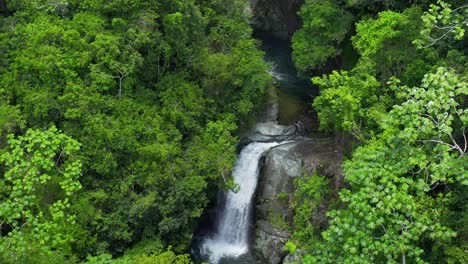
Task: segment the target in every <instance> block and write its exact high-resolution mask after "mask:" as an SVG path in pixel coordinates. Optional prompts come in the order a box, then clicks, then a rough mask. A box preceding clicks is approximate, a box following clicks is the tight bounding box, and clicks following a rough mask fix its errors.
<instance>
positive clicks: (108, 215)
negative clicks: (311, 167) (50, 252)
mask: <svg viewBox="0 0 468 264" xmlns="http://www.w3.org/2000/svg"><path fill="white" fill-rule="evenodd" d="M246 4H247V2H246V1H241V0H239V1H229V2H228V3H226V2H225V1H194V0H189V1H169V0H163V1H157V2H148V1H141V0H130V1H127V0H119V1H103V0H85V1H78V0H68V1H47V0H37V1H8V2H7V5H8V6H7V8H8V9H9V10H11V14H9V15H6V14H5V16H3V14H2V17H1V18H0V19H1V23H0V27H1V30H0V32H1V33H0V48H1V50H2V54H0V65H1V66H2V67H0V129H2V135H5V134H6V133H10V132H14V133H17V134H20V133H21V131H22V129H28V128H29V129H34V128H43V127H48V126H50V124H54V125H55V126H56V127H59V128H60V129H61V130H63V131H64V133H66V134H67V135H69V136H71V137H73V138H75V139H77V140H78V141H79V142H82V143H83V146H82V149H81V152H80V154H81V156H80V158H81V160H82V161H83V167H82V171H83V176H82V177H81V178H80V181H81V184H82V185H83V190H82V191H81V192H79V193H76V194H75V195H73V197H72V198H69V200H68V202H67V203H66V205H67V206H68V205H70V206H69V208H68V207H67V208H68V209H67V210H69V211H73V212H74V214H75V215H76V219H75V221H76V225H77V226H79V227H80V228H81V230H78V228H77V230H73V232H69V233H67V235H69V236H74V237H81V238H80V239H78V238H77V239H75V240H74V241H71V240H69V239H68V237H67V240H66V243H65V242H64V243H65V244H67V245H68V246H67V247H68V248H66V250H65V249H64V251H63V252H64V253H63V255H64V259H67V260H70V261H71V260H72V259H74V257H76V258H79V259H83V258H85V257H86V256H87V255H99V256H103V257H102V258H103V259H105V258H107V257H106V254H109V253H110V254H113V255H116V254H123V253H124V252H126V251H127V250H126V249H128V248H129V247H130V246H131V245H135V244H137V243H138V242H140V241H146V240H151V241H159V242H160V243H161V245H160V246H161V248H168V247H169V246H171V245H172V246H173V250H174V252H176V253H180V252H183V251H184V250H186V249H187V247H188V245H189V244H190V241H191V238H192V234H193V229H194V227H195V225H196V221H197V219H198V218H199V217H200V215H201V214H202V212H203V210H204V209H205V207H206V205H207V204H208V201H209V200H210V199H213V198H214V195H215V193H216V189H217V188H219V187H222V188H224V187H225V185H226V183H225V182H224V181H223V175H229V172H230V170H231V169H232V166H233V163H234V160H235V145H236V143H237V138H236V135H237V134H238V133H239V131H240V130H241V129H243V128H245V127H246V126H247V125H249V122H250V120H251V119H253V117H254V115H252V113H254V112H255V111H257V110H258V107H259V106H260V105H261V102H262V101H263V99H264V95H265V89H266V86H268V85H270V84H271V77H270V76H269V75H268V74H267V73H266V69H267V66H266V64H265V62H264V61H263V53H262V52H260V51H259V50H258V48H257V47H258V42H257V41H254V40H252V39H251V32H252V30H251V28H250V26H249V24H248V15H247V14H246V13H245V12H244V11H245V7H246ZM4 142H6V140H5V137H2V138H1V139H0V147H3V145H5V144H6V143H4ZM0 172H3V170H1V171H0ZM57 184H58V183H57ZM5 186H7V185H0V190H1V192H2V194H1V195H2V196H0V198H1V199H3V197H8V195H10V192H11V189H9V187H8V188H7V187H5ZM54 186H55V185H54ZM228 187H233V186H228ZM57 188H58V187H57ZM51 191H53V192H54V193H55V192H56V191H57V190H55V189H54V190H51ZM64 196H66V194H64ZM64 198H65V197H62V196H60V197H55V198H54V199H57V200H60V201H62V200H63V201H65V200H64ZM38 199H39V197H38ZM0 201H1V202H3V200H0ZM41 208H42V210H43V211H44V212H49V211H50V210H52V208H53V207H51V204H50V203H45V204H44V205H42V207H41ZM48 210H49V211H48ZM44 217H46V216H44ZM70 228H71V225H70ZM44 230H45V229H44ZM2 231H3V229H2ZM3 232H4V233H6V232H7V231H3ZM57 232H58V231H57ZM2 234H3V233H2ZM58 238H60V237H59V236H58ZM60 239H61V238H60ZM53 249H54V250H55V248H53ZM153 253H158V255H159V254H161V253H162V252H143V253H142V254H145V255H144V256H143V255H141V256H142V257H141V259H147V260H144V261H152V260H151V259H155V260H154V261H156V259H158V258H159V257H157V256H153V255H152V254H153ZM36 255H39V253H38V254H36ZM57 255H59V254H58V253H57ZM171 258H172V256H170V254H169V253H168V254H166V255H165V256H164V257H161V258H160V259H161V260H160V261H162V262H164V261H165V260H166V259H167V260H169V259H171ZM179 258H180V263H185V262H184V261H185V260H184V257H174V261H179ZM163 259H164V260H163ZM58 261H59V262H60V260H58ZM142 261H143V260H142Z"/></svg>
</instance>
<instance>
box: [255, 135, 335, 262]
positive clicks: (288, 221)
mask: <svg viewBox="0 0 468 264" xmlns="http://www.w3.org/2000/svg"><path fill="white" fill-rule="evenodd" d="M333 146H334V144H333V142H332V141H331V140H329V139H307V140H302V141H296V142H292V143H286V144H283V145H280V146H277V147H275V148H273V149H271V150H270V151H269V152H268V154H267V155H266V157H265V161H264V165H263V171H262V176H261V179H260V182H259V185H258V190H257V197H256V222H255V224H256V226H255V234H254V254H255V255H256V256H257V257H258V258H260V259H262V260H263V261H264V262H265V263H270V264H279V263H282V262H283V260H284V258H285V257H286V256H287V252H286V251H284V250H283V247H284V245H285V244H286V242H287V241H288V239H289V237H290V235H291V233H290V232H291V227H292V218H293V211H292V210H291V209H290V208H289V205H288V202H287V196H288V195H289V194H291V193H292V192H293V191H294V184H293V180H294V178H297V177H301V176H305V175H308V176H310V175H312V174H313V173H314V172H318V173H319V174H320V175H325V176H328V177H330V178H332V177H336V176H337V175H341V158H340V155H339V154H338V153H337V151H336V150H335V148H334V147H333Z"/></svg>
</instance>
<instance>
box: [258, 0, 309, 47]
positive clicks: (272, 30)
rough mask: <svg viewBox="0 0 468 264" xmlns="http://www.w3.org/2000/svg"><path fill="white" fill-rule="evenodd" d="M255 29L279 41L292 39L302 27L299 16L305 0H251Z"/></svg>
mask: <svg viewBox="0 0 468 264" xmlns="http://www.w3.org/2000/svg"><path fill="white" fill-rule="evenodd" d="M250 2H251V8H252V14H253V19H252V21H251V23H252V25H253V27H254V28H255V29H257V30H260V31H263V32H265V33H267V34H268V35H271V36H273V37H275V38H278V39H284V40H286V39H289V38H291V36H292V34H293V33H294V31H296V30H297V29H298V28H299V27H300V25H301V24H300V20H299V18H298V16H297V12H298V11H299V8H300V6H301V5H302V4H303V3H304V0H251V1H250Z"/></svg>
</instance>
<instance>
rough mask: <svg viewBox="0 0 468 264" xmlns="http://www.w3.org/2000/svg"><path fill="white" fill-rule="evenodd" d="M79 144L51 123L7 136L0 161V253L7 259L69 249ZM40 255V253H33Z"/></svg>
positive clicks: (64, 253) (17, 260)
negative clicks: (0, 175)
mask: <svg viewBox="0 0 468 264" xmlns="http://www.w3.org/2000/svg"><path fill="white" fill-rule="evenodd" d="M79 149H80V144H79V143H78V142H77V141H75V140H74V139H72V138H70V137H69V136H67V135H65V134H63V133H61V132H60V131H59V130H58V129H57V128H55V127H54V126H52V127H51V128H49V129H48V130H45V131H41V130H34V129H29V130H28V131H27V132H26V134H25V135H24V136H19V137H17V138H15V137H14V136H13V135H11V134H10V135H9V136H8V146H7V149H6V151H5V152H4V153H3V154H2V155H1V157H0V162H1V163H2V164H3V165H4V166H5V172H4V174H3V175H2V177H1V178H0V179H1V180H0V186H2V188H1V189H0V190H1V193H0V194H1V196H0V197H1V200H0V223H1V224H0V228H1V231H2V234H5V235H4V236H2V237H0V245H1V247H0V248H1V249H0V254H1V256H2V257H3V258H4V260H5V261H7V262H11V263H25V262H28V263H36V262H39V260H38V259H35V258H39V257H41V256H42V257H52V256H53V255H62V256H67V255H70V254H71V248H70V246H71V245H70V244H71V242H72V241H73V240H74V239H76V238H75V237H73V226H74V225H75V215H73V214H72V213H71V212H70V199H71V197H72V196H73V195H74V194H75V193H76V192H77V191H78V190H80V189H81V184H80V182H79V181H78V178H79V177H80V176H81V161H80V160H79V159H78V157H77V154H78V153H77V152H78V151H79ZM39 259H40V258H39Z"/></svg>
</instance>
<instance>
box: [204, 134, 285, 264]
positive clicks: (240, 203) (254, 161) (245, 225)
mask: <svg viewBox="0 0 468 264" xmlns="http://www.w3.org/2000/svg"><path fill="white" fill-rule="evenodd" d="M279 144H280V143H277V142H269V143H263V142H253V143H251V144H249V145H247V146H246V147H245V148H244V149H243V150H242V151H241V153H240V154H239V156H238V157H237V162H236V167H235V169H234V171H233V174H232V176H233V178H234V181H235V182H236V183H238V184H239V185H240V190H239V192H237V193H234V192H229V193H228V194H227V197H226V204H225V206H224V209H223V211H222V213H221V214H220V216H219V219H218V226H217V232H216V233H215V234H214V236H213V237H211V238H208V239H206V240H205V241H204V242H203V243H202V247H201V249H202V254H203V255H205V256H209V260H210V263H211V264H216V263H218V262H219V260H220V259H221V258H224V257H228V258H235V257H239V256H241V255H243V254H245V253H247V252H248V248H249V244H248V239H249V238H248V233H249V223H250V211H251V210H250V208H251V204H252V195H253V194H254V192H255V188H256V186H257V181H258V175H259V161H260V158H261V156H262V154H263V153H264V152H265V151H267V150H269V149H270V148H272V147H274V146H277V145H279Z"/></svg>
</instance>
